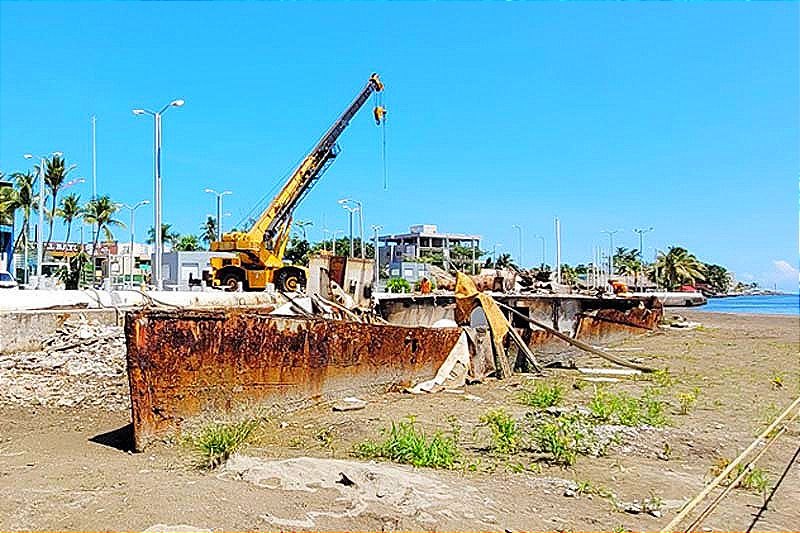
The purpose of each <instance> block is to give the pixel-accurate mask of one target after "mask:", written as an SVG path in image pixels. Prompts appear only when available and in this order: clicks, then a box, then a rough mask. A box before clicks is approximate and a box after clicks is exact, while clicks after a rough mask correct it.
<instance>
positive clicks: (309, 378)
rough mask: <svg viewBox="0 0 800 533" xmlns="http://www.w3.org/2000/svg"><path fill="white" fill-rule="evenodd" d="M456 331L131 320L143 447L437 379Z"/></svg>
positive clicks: (258, 315)
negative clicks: (229, 417)
mask: <svg viewBox="0 0 800 533" xmlns="http://www.w3.org/2000/svg"><path fill="white" fill-rule="evenodd" d="M460 334H461V330H460V329H458V328H436V329H433V328H420V327H402V326H394V325H371V324H360V323H353V322H344V321H335V320H324V319H305V318H284V317H276V316H274V315H269V314H268V313H267V312H266V311H261V312H259V311H258V310H252V309H250V310H247V309H232V310H213V311H187V310H174V311H172V310H170V311H163V310H143V311H138V312H131V313H128V314H127V315H126V318H125V335H126V339H127V345H128V354H127V358H128V376H129V380H130V390H131V410H132V415H133V427H134V438H135V444H136V448H137V449H141V448H143V447H144V446H146V444H147V443H148V441H150V440H152V439H153V438H156V437H158V436H159V435H163V434H166V433H169V432H171V431H174V430H176V429H179V427H180V426H181V424H182V423H184V422H185V421H188V420H190V419H192V418H195V417H200V416H204V415H208V416H214V415H218V414H221V413H231V412H234V411H237V410H241V409H250V408H254V407H259V406H271V405H280V406H284V407H286V406H293V405H302V404H303V403H310V402H314V401H319V400H324V399H331V398H336V397H341V396H345V395H351V394H357V393H358V392H359V391H361V392H363V391H375V390H382V389H383V390H385V389H387V388H389V387H391V386H393V385H397V384H408V383H410V382H412V381H414V380H417V379H420V378H429V377H430V376H432V375H433V374H435V372H436V370H437V369H438V367H439V366H440V365H441V363H442V362H443V361H444V360H445V358H446V357H447V355H448V354H449V353H450V350H451V349H452V348H453V346H454V345H455V344H456V342H457V341H458V338H459V336H460Z"/></svg>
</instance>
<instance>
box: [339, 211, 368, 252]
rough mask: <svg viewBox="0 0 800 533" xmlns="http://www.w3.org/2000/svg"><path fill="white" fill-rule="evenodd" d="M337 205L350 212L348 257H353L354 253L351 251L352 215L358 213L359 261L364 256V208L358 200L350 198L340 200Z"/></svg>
mask: <svg viewBox="0 0 800 533" xmlns="http://www.w3.org/2000/svg"><path fill="white" fill-rule="evenodd" d="M350 202H352V203H354V204H356V206H355V207H350ZM339 205H341V206H342V207H343V208H345V209H347V210H348V211H350V243H351V244H350V255H351V256H353V255H354V254H355V251H354V249H353V244H352V242H353V213H355V212H356V211H358V238H359V240H360V241H361V259H364V257H365V256H366V244H365V243H364V206H363V205H362V204H361V202H359V201H358V200H353V199H352V198H342V199H341V200H339Z"/></svg>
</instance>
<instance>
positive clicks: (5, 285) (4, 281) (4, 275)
mask: <svg viewBox="0 0 800 533" xmlns="http://www.w3.org/2000/svg"><path fill="white" fill-rule="evenodd" d="M18 288H19V285H17V281H16V280H15V279H14V277H13V276H12V275H11V274H9V273H8V272H6V271H5V270H0V289H18Z"/></svg>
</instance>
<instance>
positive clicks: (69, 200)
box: [56, 193, 81, 242]
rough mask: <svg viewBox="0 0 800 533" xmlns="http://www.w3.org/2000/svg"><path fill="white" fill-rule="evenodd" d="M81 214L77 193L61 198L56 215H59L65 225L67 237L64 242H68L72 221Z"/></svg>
mask: <svg viewBox="0 0 800 533" xmlns="http://www.w3.org/2000/svg"><path fill="white" fill-rule="evenodd" d="M80 214H81V197H80V195H78V194H75V193H72V194H68V195H67V196H65V197H64V198H62V199H61V207H59V208H58V209H56V215H58V216H59V217H61V219H62V220H63V221H64V224H66V225H67V237H66V238H65V239H64V241H65V242H69V235H70V233H72V221H73V220H75V219H76V218H77V217H78V216H80Z"/></svg>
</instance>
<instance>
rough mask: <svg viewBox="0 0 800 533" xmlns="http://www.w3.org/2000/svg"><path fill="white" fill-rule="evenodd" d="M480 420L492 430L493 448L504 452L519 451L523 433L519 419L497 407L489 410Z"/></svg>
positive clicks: (498, 451)
mask: <svg viewBox="0 0 800 533" xmlns="http://www.w3.org/2000/svg"><path fill="white" fill-rule="evenodd" d="M479 420H480V422H481V424H483V425H485V426H486V427H488V428H489V429H490V430H491V432H492V450H494V451H495V452H497V453H503V454H510V453H514V452H516V451H517V449H518V448H519V443H520V437H521V435H520V431H519V427H518V426H517V421H516V420H514V418H513V417H512V416H511V415H509V414H508V413H506V412H505V411H504V410H503V409H496V410H493V411H489V412H487V413H486V414H485V415H483V416H481V417H480V419H479Z"/></svg>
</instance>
